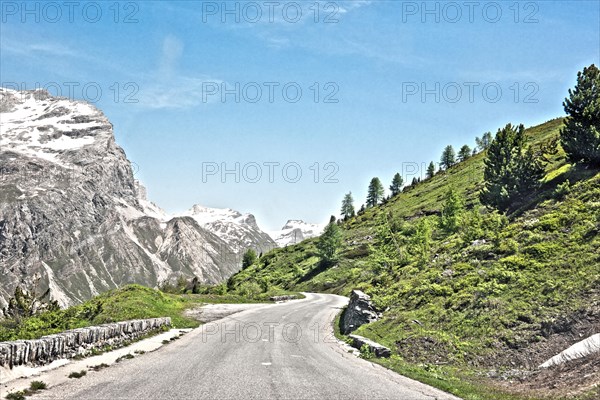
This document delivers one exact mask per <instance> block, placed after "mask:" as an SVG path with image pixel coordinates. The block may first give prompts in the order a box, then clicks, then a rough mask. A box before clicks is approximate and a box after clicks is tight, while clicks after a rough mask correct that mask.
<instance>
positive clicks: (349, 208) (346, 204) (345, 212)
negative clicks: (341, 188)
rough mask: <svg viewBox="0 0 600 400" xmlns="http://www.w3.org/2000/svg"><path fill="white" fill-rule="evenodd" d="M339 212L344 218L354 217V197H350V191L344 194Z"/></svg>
mask: <svg viewBox="0 0 600 400" xmlns="http://www.w3.org/2000/svg"><path fill="white" fill-rule="evenodd" d="M341 214H342V218H344V220H347V219H348V218H352V217H354V215H355V212H354V198H353V197H352V192H349V193H346V195H344V200H342V210H341Z"/></svg>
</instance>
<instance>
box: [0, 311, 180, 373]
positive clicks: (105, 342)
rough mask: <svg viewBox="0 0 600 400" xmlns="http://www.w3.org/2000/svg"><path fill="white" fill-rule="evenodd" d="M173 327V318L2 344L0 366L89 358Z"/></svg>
mask: <svg viewBox="0 0 600 400" xmlns="http://www.w3.org/2000/svg"><path fill="white" fill-rule="evenodd" d="M170 325H171V318H168V317H166V318H152V319H142V320H131V321H123V322H117V323H114V324H104V325H99V326H91V327H88V328H80V329H73V330H70V331H65V332H62V333H58V334H56V335H48V336H44V337H42V338H40V339H35V340H17V341H14V342H0V367H4V368H13V367H14V366H18V365H30V366H40V365H45V364H49V363H51V362H52V361H55V360H58V359H61V358H72V357H74V356H76V355H87V354H89V353H90V352H91V351H92V349H101V348H103V347H105V346H112V347H118V346H120V345H122V344H123V343H125V342H127V341H130V340H132V339H136V338H138V337H140V336H142V335H145V334H147V333H149V332H152V331H156V330H158V329H161V328H162V327H164V326H170Z"/></svg>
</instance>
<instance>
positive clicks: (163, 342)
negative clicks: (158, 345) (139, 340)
mask: <svg viewBox="0 0 600 400" xmlns="http://www.w3.org/2000/svg"><path fill="white" fill-rule="evenodd" d="M169 343H171V342H170V341H168V340H167V339H165V340H163V341H162V344H169Z"/></svg>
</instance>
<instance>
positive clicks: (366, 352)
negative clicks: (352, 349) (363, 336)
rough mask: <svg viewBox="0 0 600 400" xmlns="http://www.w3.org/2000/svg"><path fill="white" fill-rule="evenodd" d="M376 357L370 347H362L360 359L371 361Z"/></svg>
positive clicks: (365, 345)
mask: <svg viewBox="0 0 600 400" xmlns="http://www.w3.org/2000/svg"><path fill="white" fill-rule="evenodd" d="M374 356H375V355H374V354H373V352H372V351H371V348H370V347H369V345H368V344H363V345H362V346H361V347H360V357H361V358H364V359H365V360H369V359H371V358H373V357H374Z"/></svg>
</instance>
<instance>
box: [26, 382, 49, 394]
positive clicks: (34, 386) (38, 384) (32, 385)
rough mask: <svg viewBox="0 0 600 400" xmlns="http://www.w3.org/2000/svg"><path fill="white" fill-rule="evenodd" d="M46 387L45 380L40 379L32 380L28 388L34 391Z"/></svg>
mask: <svg viewBox="0 0 600 400" xmlns="http://www.w3.org/2000/svg"><path fill="white" fill-rule="evenodd" d="M47 387H48V385H46V382H42V381H33V382H31V383H30V384H29V389H30V390H33V391H34V392H35V391H37V390H44V389H46V388H47Z"/></svg>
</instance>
